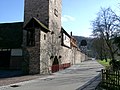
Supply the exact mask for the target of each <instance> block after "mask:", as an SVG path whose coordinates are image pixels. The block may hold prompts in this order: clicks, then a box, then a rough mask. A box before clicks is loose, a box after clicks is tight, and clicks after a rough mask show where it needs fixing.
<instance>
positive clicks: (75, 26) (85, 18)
mask: <svg viewBox="0 0 120 90" xmlns="http://www.w3.org/2000/svg"><path fill="white" fill-rule="evenodd" d="M119 3H120V1H119V0H62V17H61V20H62V26H63V28H64V29H65V30H66V31H67V32H68V33H70V32H71V31H72V32H73V35H77V36H85V37H89V36H90V35H91V34H92V25H91V22H92V21H93V20H95V18H96V17H97V13H98V12H99V11H100V8H101V7H103V8H108V7H111V8H112V9H113V10H114V11H115V12H116V13H117V14H119V12H120V6H119ZM23 18H24V0H0V23H10V22H21V21H23Z"/></svg>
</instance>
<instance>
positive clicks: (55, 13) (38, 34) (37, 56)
mask: <svg viewBox="0 0 120 90" xmlns="http://www.w3.org/2000/svg"><path fill="white" fill-rule="evenodd" d="M61 2H62V0H25V9H24V27H27V28H24V31H23V49H24V50H23V53H24V60H25V62H26V61H28V63H29V65H28V70H29V73H30V74H36V73H44V72H48V71H49V69H50V67H51V66H52V63H53V61H54V59H51V57H56V58H57V57H58V56H59V50H60V45H61V44H60V41H61V39H60V38H61V37H60V31H61V6H62V4H61ZM38 25H40V27H39V28H38ZM36 27H37V28H36ZM47 30H49V32H48V31H47ZM29 33H30V35H31V36H32V37H33V38H32V41H31V43H30V44H31V45H32V46H27V39H28V37H29V35H28V34H29ZM33 40H34V41H33ZM54 46H55V47H54Z"/></svg>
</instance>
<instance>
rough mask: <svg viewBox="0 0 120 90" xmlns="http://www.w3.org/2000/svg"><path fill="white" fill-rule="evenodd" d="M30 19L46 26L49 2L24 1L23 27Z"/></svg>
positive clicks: (37, 0) (40, 0)
mask: <svg viewBox="0 0 120 90" xmlns="http://www.w3.org/2000/svg"><path fill="white" fill-rule="evenodd" d="M32 17H35V18H37V19H38V20H39V21H41V22H42V23H43V24H45V25H48V20H49V0H25V8H24V25H26V23H27V22H28V21H29V20H30V19H31V18H32Z"/></svg>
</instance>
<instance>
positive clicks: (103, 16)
mask: <svg viewBox="0 0 120 90" xmlns="http://www.w3.org/2000/svg"><path fill="white" fill-rule="evenodd" d="M119 23H120V22H119V20H118V16H117V15H116V14H115V13H114V12H113V11H112V9H111V8H107V9H103V8H102V9H101V11H100V12H99V13H98V16H97V18H96V20H94V21H93V35H94V36H97V37H102V38H103V39H104V41H105V43H106V45H107V46H108V49H109V53H110V56H111V59H112V60H111V64H112V66H113V67H114V66H115V62H116V59H115V54H116V52H117V51H118V48H117V47H116V46H115V44H113V38H114V37H115V36H117V34H119V32H120V31H119V30H120V27H119Z"/></svg>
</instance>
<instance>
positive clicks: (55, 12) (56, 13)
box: [54, 9, 58, 17]
mask: <svg viewBox="0 0 120 90" xmlns="http://www.w3.org/2000/svg"><path fill="white" fill-rule="evenodd" d="M54 14H55V16H56V17H58V10H57V9H54Z"/></svg>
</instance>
